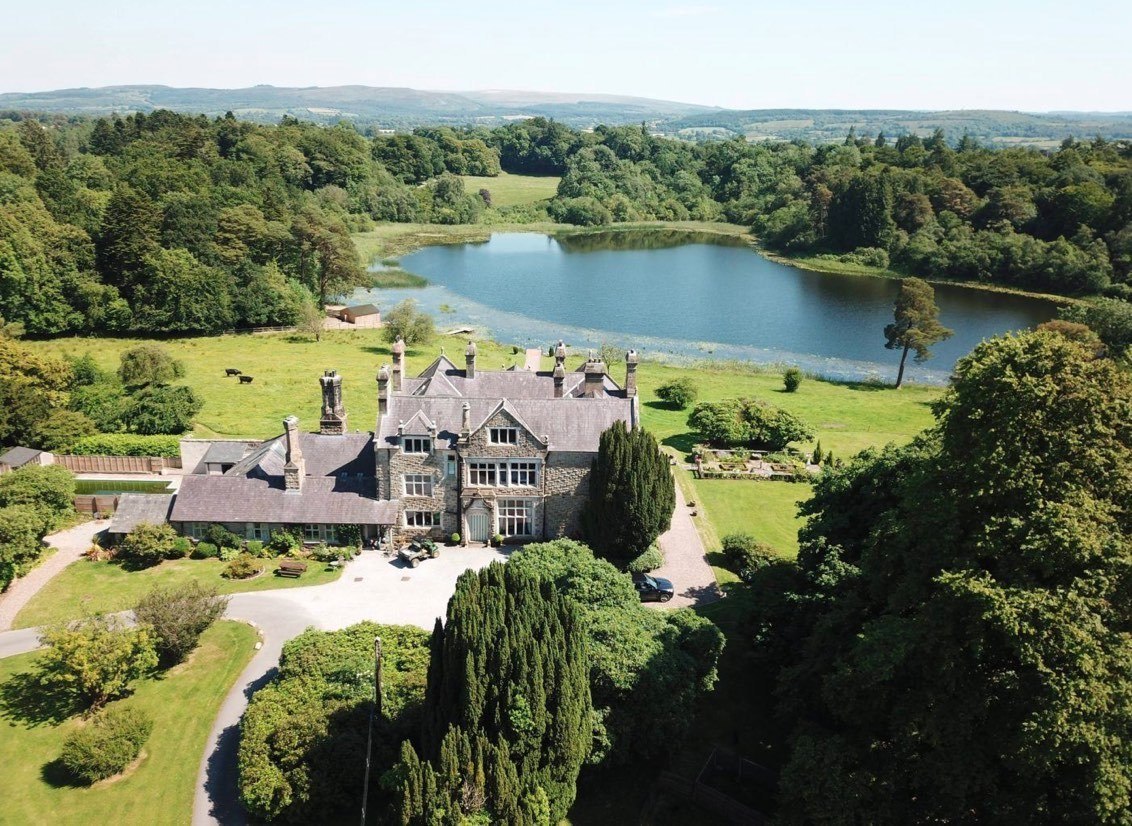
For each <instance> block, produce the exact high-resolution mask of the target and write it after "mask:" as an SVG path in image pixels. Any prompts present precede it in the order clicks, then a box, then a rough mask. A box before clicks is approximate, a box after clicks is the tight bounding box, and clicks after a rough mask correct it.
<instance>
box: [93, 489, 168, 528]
mask: <svg viewBox="0 0 1132 826" xmlns="http://www.w3.org/2000/svg"><path fill="white" fill-rule="evenodd" d="M173 497H174V494H172V493H123V494H122V495H121V496H120V497H118V508H117V509H116V510H115V511H114V517H113V518H112V519H111V520H110V527H108V528H107V529H106V532H107V533H120V534H126V533H129V532H130V531H132V530H133V529H134V528H136V527H137V526H138V525H141V524H142V523H148V524H150V525H161V524H163V523H164V522H166V521H167V520H168V518H169V509H170V508H171V507H172V505H173Z"/></svg>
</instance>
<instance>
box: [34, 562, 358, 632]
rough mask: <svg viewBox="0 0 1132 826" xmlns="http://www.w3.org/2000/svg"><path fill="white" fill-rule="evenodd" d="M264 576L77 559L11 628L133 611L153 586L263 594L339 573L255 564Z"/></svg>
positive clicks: (210, 566)
mask: <svg viewBox="0 0 1132 826" xmlns="http://www.w3.org/2000/svg"><path fill="white" fill-rule="evenodd" d="M260 562H261V563H262V564H263V566H264V569H265V572H264V573H263V574H260V575H259V576H257V577H256V578H255V579H249V580H229V579H224V578H223V577H222V576H220V572H221V571H222V570H223V569H224V566H225V564H226V563H223V562H220V561H219V560H216V559H177V560H172V561H169V562H162V563H161V564H160V565H157V566H155V567H153V568H145V569H143V570H140V571H128V570H126V569H125V568H123V567H122V566H121V565H116V564H114V563H113V562H89V561H87V560H85V559H82V560H79V561H78V562H76V563H74V564H73V565H69V566H67V568H65V569H64V570H63V572H62V573H61V574H59V575H58V576H57V577H55V578H54V579H53V580H51V582H49V583H48V584H47V586H46V587H45V588H44V589H43V590H42V591H40V592H39V593H38V594H36V595H35V596H34V597H33V598H32V600H31V602H29V603H28V604H27V605H26V606H25V607H24V609H23V610H22V611H20V613H19V614H17V615H16V621H15V623H14V626H13V627H15V628H31V627H34V626H37V625H50V624H51V623H55V622H65V621H67V620H73V619H77V618H79V617H82V616H84V615H86V614H98V613H110V612H114V611H125V610H128V609H130V608H133V607H134V605H135V604H137V602H138V600H139V599H141V597H142V596H143V595H144V594H145V593H146V592H147V591H149V590H150V589H151V588H153V587H154V586H157V585H161V586H170V585H183V584H184V583H186V582H190V581H194V580H195V581H197V582H200V583H203V584H206V585H215V586H216V587H217V589H218V590H219V591H220V592H221V593H224V594H234V593H238V592H242V591H266V590H269V589H274V588H299V587H302V586H305V585H323V584H325V583H327V582H333V581H334V580H336V579H337V578H338V577H339V576H341V573H342V572H341V570H340V569H339V570H333V569H330V568H327V566H325V565H323V564H321V563H318V562H314V561H309V562H308V563H307V565H308V567H307V572H306V573H305V574H303V575H302V576H299V577H295V578H290V577H278V576H275V575H274V574H273V573H272V572H273V571H274V570H275V566H276V562H275V561H274V560H270V559H264V560H260Z"/></svg>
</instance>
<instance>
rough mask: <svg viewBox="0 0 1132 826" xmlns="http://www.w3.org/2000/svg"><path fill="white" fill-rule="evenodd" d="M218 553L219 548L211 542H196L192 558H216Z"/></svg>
mask: <svg viewBox="0 0 1132 826" xmlns="http://www.w3.org/2000/svg"><path fill="white" fill-rule="evenodd" d="M219 555H220V549H219V548H217V547H216V546H215V545H213V544H212V543H211V542H198V543H197V546H196V547H195V548H193V553H192V557H193V559H216V557H218V556H219Z"/></svg>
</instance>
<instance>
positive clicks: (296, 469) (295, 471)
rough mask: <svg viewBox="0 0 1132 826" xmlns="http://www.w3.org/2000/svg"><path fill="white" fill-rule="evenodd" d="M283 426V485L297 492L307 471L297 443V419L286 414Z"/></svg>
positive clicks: (301, 487)
mask: <svg viewBox="0 0 1132 826" xmlns="http://www.w3.org/2000/svg"><path fill="white" fill-rule="evenodd" d="M283 426H284V427H285V428H287V433H286V435H285V436H284V444H285V445H286V448H287V464H285V465H283V487H284V488H285V489H286V490H288V491H294V492H295V493H298V492H299V491H301V490H302V489H303V477H304V476H306V472H307V466H306V462H304V461H303V448H302V446H301V445H300V444H299V420H298V419H297V418H296V417H294V416H288V417H287V418H286V419H284V420H283Z"/></svg>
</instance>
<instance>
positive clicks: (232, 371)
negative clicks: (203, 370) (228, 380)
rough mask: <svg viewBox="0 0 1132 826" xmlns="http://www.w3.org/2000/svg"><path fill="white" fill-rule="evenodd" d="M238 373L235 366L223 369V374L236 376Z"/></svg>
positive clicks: (239, 372)
mask: <svg viewBox="0 0 1132 826" xmlns="http://www.w3.org/2000/svg"><path fill="white" fill-rule="evenodd" d="M240 374H241V371H240V370H237V369H236V368H235V367H229V368H228V369H227V370H225V371H224V375H225V376H238V375H240Z"/></svg>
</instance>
